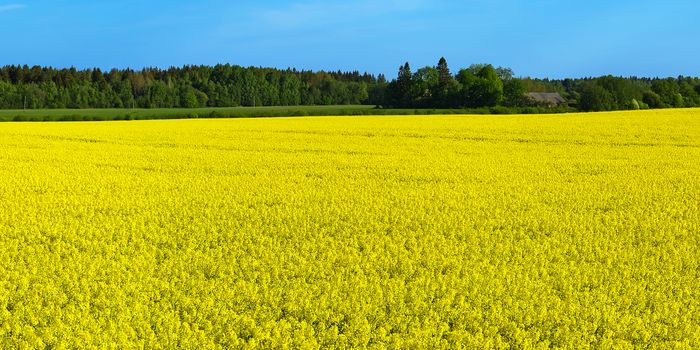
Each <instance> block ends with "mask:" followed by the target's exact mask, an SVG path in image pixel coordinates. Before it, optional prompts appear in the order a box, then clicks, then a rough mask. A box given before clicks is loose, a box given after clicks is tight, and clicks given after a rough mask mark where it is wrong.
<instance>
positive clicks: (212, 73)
mask: <svg viewBox="0 0 700 350" xmlns="http://www.w3.org/2000/svg"><path fill="white" fill-rule="evenodd" d="M531 92H556V93H559V95H560V96H561V97H562V98H563V100H561V101H558V102H557V103H555V104H552V102H551V101H541V100H537V99H536V98H535V99H533V98H530V97H529V96H528V93H531ZM353 104H365V105H376V106H380V107H383V108H412V109H475V108H485V109H486V110H488V111H491V112H494V111H495V112H499V111H505V112H509V111H510V112H520V111H523V110H524V109H525V108H530V109H533V110H534V111H542V110H543V109H550V110H553V111H575V110H581V111H605V110H623V109H645V108H669V107H676V108H680V107H700V79H698V78H690V77H677V78H637V77H630V78H622V77H613V76H604V77H598V78H581V79H560V80H549V79H533V78H518V77H515V76H514V74H513V71H512V70H510V69H509V68H502V67H494V66H492V65H488V64H476V65H471V66H469V67H467V68H463V69H459V70H458V71H457V72H456V73H454V74H453V73H452V72H451V71H450V68H449V67H448V64H447V61H446V60H445V59H444V58H442V59H440V60H439V62H438V63H437V65H436V66H428V67H422V68H420V69H418V70H416V71H412V69H411V67H410V65H409V64H408V63H406V64H404V65H402V66H401V67H400V68H399V72H398V76H397V77H396V79H393V80H391V81H387V79H386V78H385V77H384V76H383V75H381V74H380V75H377V76H375V75H372V74H368V73H364V74H361V73H360V72H357V71H355V72H341V71H338V72H324V71H319V72H314V71H303V70H302V71H297V70H296V69H286V70H280V69H273V68H257V67H240V66H235V65H228V64H226V65H216V66H214V67H211V66H184V67H181V68H169V69H158V68H147V69H143V70H140V71H135V70H131V69H123V70H119V69H112V70H110V71H101V70H100V69H84V70H77V69H75V68H67V69H55V68H49V67H38V66H34V67H29V66H26V65H25V66H5V67H2V68H0V109H63V108H69V109H86V108H202V107H238V106H313V105H353Z"/></svg>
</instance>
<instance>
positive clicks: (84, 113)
mask: <svg viewBox="0 0 700 350" xmlns="http://www.w3.org/2000/svg"><path fill="white" fill-rule="evenodd" d="M567 111H568V110H566V109H546V108H534V107H529V108H504V107H493V108H475V109H425V108H422V109H382V108H375V107H374V106H370V105H339V106H275V107H226V108H153V109H138V108H137V109H116V108H103V109H36V110H34V109H28V110H0V122H2V121H5V122H7V121H23V122H25V121H33V122H37V121H102V120H148V119H192V118H255V117H294V116H327V115H334V116H353V115H435V114H515V113H526V114H533V113H559V112H567Z"/></svg>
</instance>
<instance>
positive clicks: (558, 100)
mask: <svg viewBox="0 0 700 350" xmlns="http://www.w3.org/2000/svg"><path fill="white" fill-rule="evenodd" d="M526 95H527V97H528V98H529V99H530V100H532V101H533V102H534V103H536V104H538V105H544V106H548V107H557V106H561V105H565V104H566V99H564V98H563V97H562V96H561V95H559V93H557V92H529V93H527V94H526Z"/></svg>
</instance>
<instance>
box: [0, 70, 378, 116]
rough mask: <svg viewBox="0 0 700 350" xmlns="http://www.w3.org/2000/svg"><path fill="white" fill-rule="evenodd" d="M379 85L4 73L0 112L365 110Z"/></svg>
mask: <svg viewBox="0 0 700 350" xmlns="http://www.w3.org/2000/svg"><path fill="white" fill-rule="evenodd" d="M376 81H377V78H376V77H375V76H373V75H370V74H360V73H359V72H311V71H297V70H293V69H288V70H279V69H271V68H255V67H249V68H244V67H240V66H232V65H217V66H214V67H209V66H185V67H182V68H170V69H167V70H163V69H158V68H148V69H143V70H140V71H134V70H130V69H124V70H118V69H112V70H110V71H108V72H103V71H101V70H100V69H86V70H77V69H75V68H69V69H55V68H47V67H38V66H34V67H28V66H26V65H25V66H6V67H3V68H0V108H2V109H45V108H48V109H55V108H77V109H80V108H176V107H177V108H200V107H238V106H295V105H349V104H362V103H366V102H367V100H368V98H369V95H368V89H369V86H372V85H375V84H376Z"/></svg>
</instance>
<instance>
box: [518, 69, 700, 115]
mask: <svg viewBox="0 0 700 350" xmlns="http://www.w3.org/2000/svg"><path fill="white" fill-rule="evenodd" d="M523 82H524V85H525V89H526V90H527V91H554V92H558V93H560V94H561V95H562V96H564V97H565V98H566V99H567V100H568V101H569V104H570V105H571V106H572V107H575V108H576V109H578V110H581V111H613V110H628V109H647V108H685V107H700V79H699V78H695V77H684V76H679V77H677V78H639V77H629V78H622V77H614V76H610V75H609V76H604V77H598V78H583V79H562V80H548V79H523Z"/></svg>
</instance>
